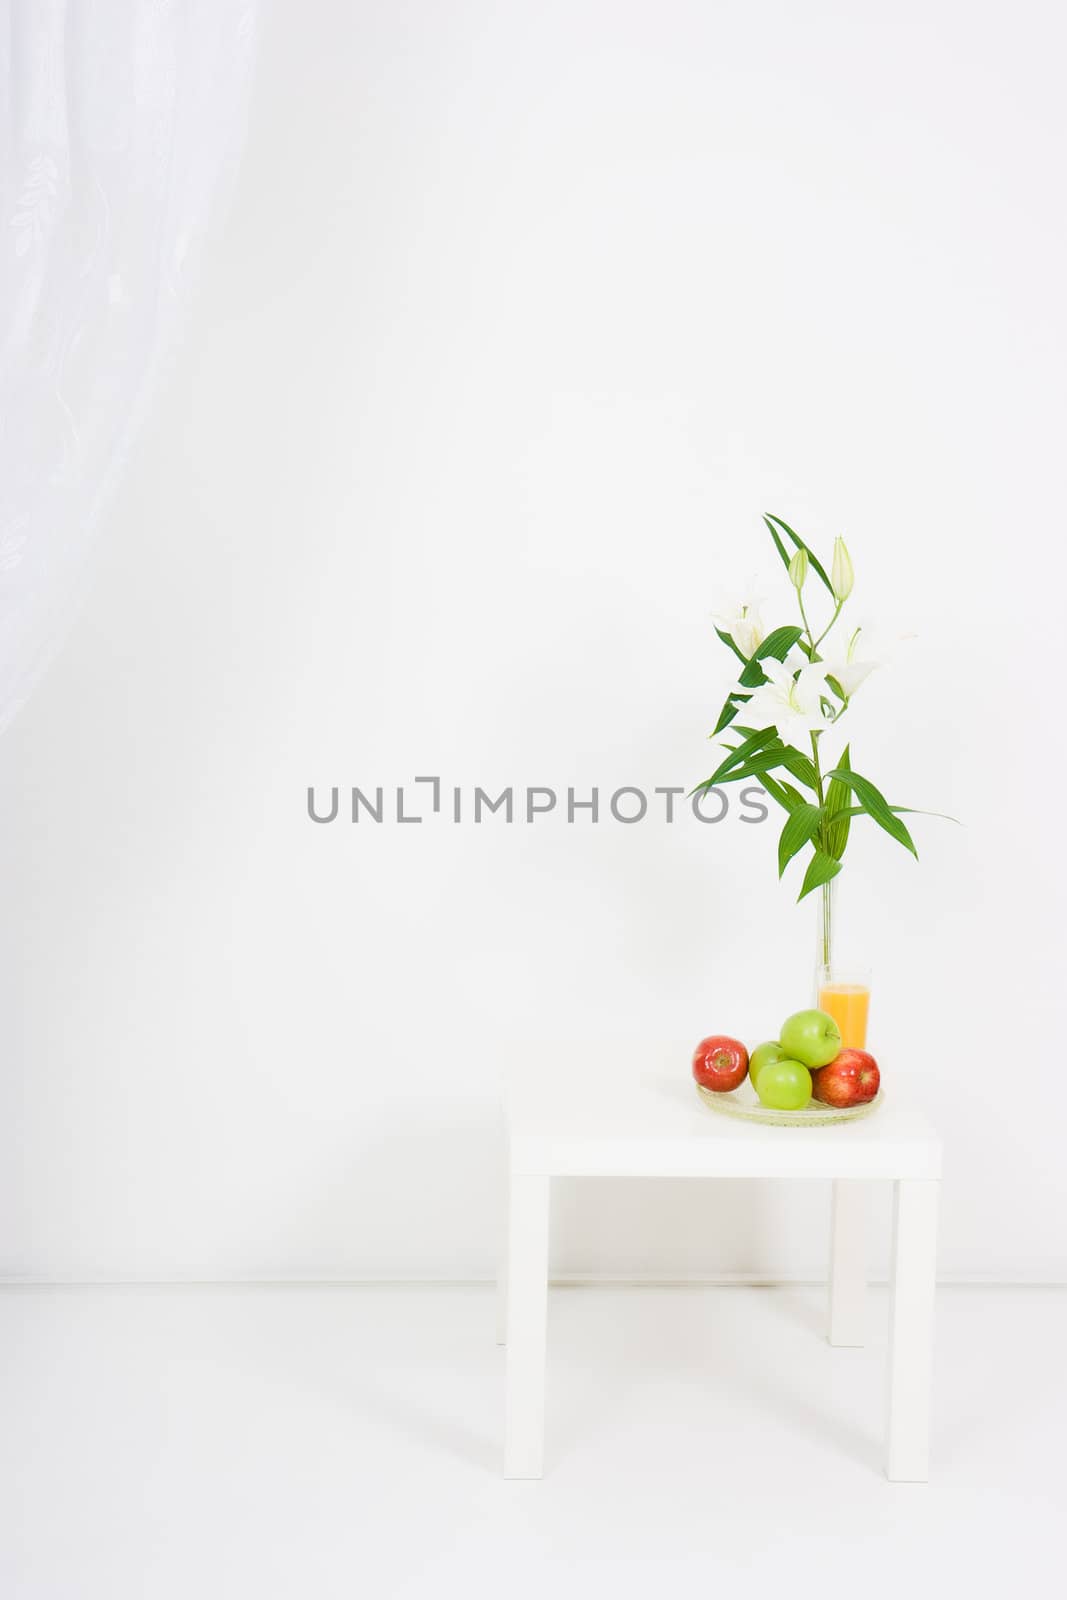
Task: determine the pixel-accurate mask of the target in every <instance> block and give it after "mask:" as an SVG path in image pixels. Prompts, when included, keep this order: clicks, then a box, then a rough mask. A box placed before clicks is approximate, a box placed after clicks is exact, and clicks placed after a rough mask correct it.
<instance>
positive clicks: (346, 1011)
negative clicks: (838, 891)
mask: <svg viewBox="0 0 1067 1600" xmlns="http://www.w3.org/2000/svg"><path fill="white" fill-rule="evenodd" d="M1065 43H1067V39H1065V37H1064V24H1063V22H1062V19H1061V17H1060V14H1059V8H1057V7H1054V6H1053V5H1052V4H1051V3H1035V0H1024V3H1022V4H1020V5H1017V6H1014V7H1012V8H1011V10H1010V12H1007V11H1005V10H1004V8H1003V7H1000V6H995V5H991V4H984V5H977V6H976V5H974V4H972V3H968V4H964V3H963V0H935V3H933V4H931V3H929V0H923V3H922V4H918V3H905V4H895V5H892V6H889V5H886V6H882V7H874V6H866V7H856V6H847V5H829V4H802V5H800V4H789V3H786V0H781V3H778V4H752V3H748V0H745V3H737V4H706V3H700V0H692V3H688V4H686V3H683V0H657V3H656V4H635V3H630V4H618V3H615V0H611V3H609V0H577V3H576V0H565V3H564V0H549V3H542V4H538V5H536V6H535V5H521V4H520V5H496V4H490V3H488V0H487V3H483V4H474V3H466V4H457V3H451V4H449V5H436V4H431V3H429V0H421V3H415V0H410V3H407V4H396V3H390V4H385V3H375V4H359V5H354V6H353V5H342V4H340V3H334V4H330V3H328V0H314V3H312V0H306V3H305V4H303V5H301V6H300V7H295V6H280V5H276V6H274V7H273V9H272V10H270V11H269V12H268V16H267V21H266V26H265V28H264V37H263V47H262V58H261V63H260V78H259V84H258V94H257V100H256V104H255V107H254V116H253V125H252V132H251V144H250V148H249V152H248V157H247V164H246V169H245V173H244V178H243V183H242V186H241V189H240V191H239V194H238V197H237V202H236V210H235V213H234V215H233V218H232V222H231V225H230V227H229V230H228V232H227V234H226V236H225V238H224V239H223V240H222V241H221V243H220V246H219V248H218V250H217V253H216V256H215V259H214V261H213V263H212V266H211V270H210V272H209V275H208V280H207V281H206V283H205V285H204V291H203V294H202V297H201V300H200V303H199V307H198V313H197V316H196V319H195V322H194V325H193V326H192V328H191V330H190V338H189V342H188V345H187V347H186V349H185V351H184V354H183V357H182V359H181V362H180V365H179V366H178V369H177V370H176V372H175V373H174V374H173V376H172V380H171V382H170V384H169V387H168V388H167V390H166V392H165V393H164V394H163V395H162V396H161V398H160V401H159V404H158V405H157V407H156V409H155V411H154V414H153V417H152V419H151V422H150V425H149V427H148V430H147V432H146V434H145V435H144V437H143V438H142V441H141V446H140V449H139V452H138V453H137V456H136V459H135V460H134V461H133V463H132V464H131V468H130V471H129V473H128V475H127V477H126V480H125V482H124V484H123V487H122V489H121V492H120V494H119V497H118V499H117V502H116V503H115V505H114V507H113V514H112V516H111V518H110V524H109V526H108V527H107V528H106V529H105V530H104V536H103V539H102V542H101V546H100V550H99V554H98V558H97V560H96V562H95V566H94V569H93V572H92V574H91V580H90V592H89V594H88V597H87V602H86V606H85V610H84V613H83V615H82V617H81V620H80V621H79V623H78V624H77V626H76V628H75V630H74V632H73V633H72V635H71V637H70V639H69V641H68V643H67V645H66V647H65V649H64V652H63V654H62V656H61V657H60V659H59V660H58V661H57V662H56V664H55V666H54V667H53V669H52V670H51V672H50V674H49V676H48V678H47V679H46V681H45V682H44V684H43V685H42V687H41V688H40V690H39V692H38V694H37V696H36V699H35V700H34V702H33V703H32V705H31V706H30V707H29V709H28V710H27V711H26V712H25V713H24V715H23V716H22V718H21V720H20V722H19V723H18V724H16V726H15V727H14V728H13V729H12V731H11V732H10V733H9V735H8V736H7V737H6V738H5V740H4V742H3V748H2V749H0V768H2V770H0V807H2V815H0V823H2V826H0V883H2V885H3V898H4V917H3V921H2V928H0V938H2V940H3V947H2V951H0V974H2V980H3V997H2V1009H0V1071H2V1104H0V1183H2V1185H3V1204H2V1209H0V1266H2V1270H3V1271H4V1272H5V1273H6V1274H8V1275H11V1276H20V1275H43V1276H56V1277H66V1276H81V1275H103V1276H108V1275H120V1276H122V1275H147V1276H153V1277H154V1276H170V1275H172V1274H178V1275H186V1274H191V1275H195V1276H214V1275H223V1276H225V1275H230V1274H234V1275H242V1276H244V1275H252V1276H257V1275H259V1276H274V1275H288V1274H294V1275H312V1276H315V1275H322V1276H327V1275H334V1274H338V1275H353V1276H363V1275H367V1276H410V1275H420V1276H421V1275H427V1276H455V1275H460V1276H465V1275H481V1274H487V1273H488V1272H489V1270H490V1267H491V1253H492V1247H493V1240H494V1233H495V1223H494V1216H493V1208H494V1205H495V1201H496V1185H497V1178H498V1170H499V1154H498V1149H497V1142H496V1136H497V1128H496V1113H495V1090H496V1082H497V1076H498V1069H499V1067H500V1064H501V1062H502V1061H504V1060H505V1059H506V1057H507V1051H508V1044H509V1040H511V1039H513V1038H514V1037H516V1036H522V1035H525V1034H528V1033H532V1034H535V1035H538V1036H542V1037H549V1036H551V1035H552V1034H553V1033H557V1034H563V1035H567V1036H577V1037H580V1038H583V1039H585V1040H587V1041H588V1043H589V1049H590V1052H595V1051H597V1050H598V1049H603V1048H604V1047H605V1042H606V1041H607V1040H609V1039H610V1037H611V1036H612V1035H613V1034H617V1033H620V1032H629V1033H634V1032H636V1033H640V1034H645V1035H650V1036H656V1035H661V1036H662V1035H668V1034H669V1035H676V1036H678V1037H680V1038H681V1039H683V1040H695V1039H696V1038H697V1037H699V1036H700V1034H701V1033H702V1032H705V1031H708V1030H711V1029H725V1030H728V1031H742V1032H751V1033H762V1032H764V1031H767V1030H769V1029H771V1028H772V1027H773V1026H774V1023H775V1020H776V1018H777V1017H778V1016H780V1015H781V1014H782V1013H783V1012H784V1011H786V1010H790V1009H792V1008H793V1007H794V1006H795V1005H796V1004H800V1003H803V1002H804V1001H805V1000H806V998H807V984H808V981H809V977H810V970H811V960H812V954H813V937H812V935H813V928H812V921H813V912H812V911H811V909H810V902H809V903H807V904H805V906H803V907H800V908H799V909H791V907H790V895H789V893H788V892H786V891H785V890H784V889H783V888H781V887H780V886H779V885H778V883H777V882H776V879H775V872H774V868H773V864H772V858H773V848H772V838H773V836H772V833H771V829H770V826H768V827H765V828H759V827H745V826H743V825H741V824H740V823H738V822H736V821H735V820H734V819H733V818H730V819H728V820H727V821H726V822H725V823H723V824H722V825H721V826H720V827H718V828H714V829H713V828H701V827H700V826H699V825H698V824H696V823H695V822H693V821H691V820H690V821H689V822H688V823H685V824H682V823H679V824H677V825H675V826H673V827H670V828H668V827H666V826H664V825H663V824H662V823H654V822H652V821H648V822H646V823H644V824H642V825H640V826H635V827H620V826H619V825H617V824H612V823H602V824H601V825H600V826H598V827H596V828H591V827H589V826H588V825H584V826H583V825H581V824H577V825H575V826H573V827H568V826H566V825H565V824H563V825H553V823H551V822H543V823H539V824H537V825H535V826H533V827H525V826H521V825H518V824H516V825H513V826H512V827H511V828H507V827H503V826H488V825H483V826H482V827H480V828H474V827H473V826H470V825H461V826H451V825H449V824H447V823H446V822H444V820H443V819H441V818H438V819H436V820H431V821H430V822H428V823H426V824H423V825H422V826H419V827H398V826H396V825H395V823H394V824H392V825H389V826H386V825H384V824H383V825H382V826H381V827H380V828H378V829H374V828H373V827H372V826H367V825H364V824H361V825H360V826H358V827H353V826H351V825H350V824H343V823H338V824H335V825H333V826H331V827H316V826H314V825H312V824H311V823H310V822H309V821H308V820H307V817H306V814H305V789H306V786H307V785H308V784H309V783H315V784H317V785H319V786H320V787H321V786H329V785H332V784H335V783H336V784H340V785H350V784H353V783H356V784H362V785H363V786H365V787H366V786H374V785H376V784H379V783H381V784H386V785H389V784H396V783H401V782H405V781H410V779H411V778H412V777H413V776H414V775H415V774H420V773H439V774H441V775H442V777H443V779H444V780H445V782H446V783H448V784H453V783H455V784H460V785H462V786H464V788H466V789H468V790H469V789H471V788H473V786H474V785H475V784H478V783H481V784H484V785H497V786H500V785H503V784H506V783H513V784H515V785H524V784H526V783H544V784H555V785H557V786H566V785H567V784H574V785H576V786H579V787H582V788H587V787H589V786H592V785H594V784H596V785H599V786H600V787H601V789H602V790H605V791H608V792H610V790H612V789H614V788H615V787H617V786H618V785H619V784H620V783H634V784H639V785H642V786H644V787H646V788H651V787H652V786H654V785H656V784H669V783H686V784H690V783H692V782H695V781H696V780H697V779H699V778H700V777H702V776H703V775H704V772H705V769H706V768H707V763H708V759H709V756H708V748H707V745H706V743H705V740H704V735H705V733H706V731H707V730H708V729H709V728H710V727H711V725H712V720H713V718H714V715H715V712H716V710H717V706H718V702H719V699H720V696H721V693H722V691H723V688H724V687H725V685H726V683H727V681H728V680H729V677H730V673H729V664H728V662H727V660H726V658H725V655H724V653H723V652H722V651H721V648H720V646H719V645H718V643H717V642H716V640H715V639H714V636H713V635H712V633H711V629H710V625H709V621H708V616H709V612H710V611H711V610H712V609H713V607H714V604H715V601H716V598H717V597H718V596H719V595H720V594H721V592H722V591H723V589H729V588H731V587H732V586H733V582H734V580H735V579H738V578H744V576H745V575H746V574H747V573H749V572H751V571H754V570H757V569H759V570H761V571H762V572H763V573H764V574H765V575H766V578H767V580H768V582H771V581H772V580H773V579H774V570H775V569H774V558H773V552H772V551H771V549H770V546H769V544H768V543H767V541H766V540H765V538H764V537H763V536H762V534H761V528H760V523H759V513H760V511H762V510H763V509H765V508H770V509H773V510H777V511H779V512H780V513H781V514H782V515H784V516H786V517H787V518H788V519H790V520H791V521H793V522H794V523H795V524H796V525H797V526H799V527H800V528H802V529H804V530H805V531H806V532H808V533H809V534H810V535H811V536H812V537H813V538H814V539H815V540H817V541H821V542H822V544H823V546H824V547H825V546H828V544H829V541H830V540H831V538H832V536H833V535H834V534H835V533H837V532H839V531H844V532H845V533H846V534H847V535H848V537H849V539H850V543H851V547H852V550H853V554H854V557H855V561H856V565H857V569H858V572H859V585H860V591H859V594H860V598H859V600H858V604H859V606H860V608H861V609H862V610H864V611H867V612H869V613H870V614H872V615H880V616H882V617H883V618H884V619H885V620H886V621H887V622H888V623H889V624H890V625H891V626H894V627H899V628H901V629H903V628H913V629H915V630H916V631H917V632H918V634H919V638H918V640H917V641H916V642H915V643H914V644H912V645H910V646H909V647H907V649H906V650H905V651H904V652H903V653H902V654H901V656H900V658H899V660H898V662H897V663H896V664H895V665H894V666H893V667H892V669H887V670H886V671H885V672H884V673H883V674H882V675H881V676H880V678H878V679H877V680H875V681H873V682H872V683H871V684H870V686H869V687H868V688H867V689H865V690H864V691H863V695H862V700H861V702H860V703H858V704H857V707H856V726H855V729H854V735H853V737H854V751H855V754H856V759H857V763H858V764H860V765H861V766H862V768H863V769H865V770H867V771H868V772H869V773H870V775H871V776H873V777H874V778H875V779H876V780H880V781H882V782H883V783H884V784H885V785H886V786H888V787H889V788H890V789H891V790H892V793H893V796H894V797H898V798H899V799H901V800H902V801H904V802H906V803H913V804H916V805H930V806H933V807H935V808H936V809H944V810H947V811H951V812H954V813H955V814H957V815H958V816H960V817H962V818H964V819H965V821H966V827H965V828H963V829H956V828H953V827H952V826H950V825H949V824H941V823H936V822H923V821H919V822H918V823H917V826H916V832H917V835H918V837H919V842H920V850H921V854H922V857H923V859H922V861H921V864H920V865H919V866H918V867H915V866H914V865H912V864H911V863H910V862H909V860H908V859H907V858H906V857H905V856H904V855H903V854H902V853H901V852H899V851H898V850H897V849H896V847H895V846H893V845H891V844H890V843H889V842H888V841H885V842H883V841H882V839H881V838H880V837H878V838H875V839H869V840H866V841H863V842H862V844H861V843H860V842H859V841H857V846H856V849H855V853H854V857H852V858H850V863H849V869H848V878H849V879H850V880H851V882H850V883H847V884H846V886H845V887H846V891H848V892H849V898H850V901H851V907H852V912H853V916H854V920H855V921H856V922H858V923H859V925H860V926H861V927H862V929H863V930H864V935H865V942H866V945H867V950H868V953H869V955H870V958H871V960H872V962H873V963H874V965H875V968H876V971H877V980H876V981H877V1002H876V1003H877V1028H876V1035H875V1042H876V1044H877V1045H878V1048H879V1049H880V1050H881V1051H882V1053H883V1054H884V1056H885V1057H886V1058H887V1059H888V1060H889V1061H890V1062H893V1063H895V1064H896V1065H897V1069H898V1070H900V1069H902V1068H903V1067H904V1066H905V1065H907V1066H908V1067H913V1068H915V1069H917V1070H918V1071H920V1072H921V1073H922V1074H923V1075H924V1076H925V1078H926V1080H927V1083H928V1092H929V1101H930V1105H931V1107H932V1109H933V1110H934V1111H935V1112H936V1114H937V1115H938V1116H939V1118H940V1120H941V1122H942V1124H943V1126H944V1128H945V1131H946V1133H947V1135H948V1138H949V1157H948V1180H949V1181H948V1183H947V1185H946V1196H945V1213H944V1252H943V1266H944V1269H945V1271H946V1273H949V1274H956V1275H975V1276H990V1275H992V1276H998V1275H1002V1276H1008V1277H1038V1278H1040V1277H1048V1278H1062V1277H1063V1276H1065V1275H1067V1241H1065V1238H1064V1229H1063V1219H1064V1215H1065V1207H1067V1178H1065V1176H1064V1163H1063V1161H1062V1156H1061V1151H1062V1143H1063V1124H1062V1117H1061V1115H1060V1111H1061V1108H1062V1097H1061V1096H1059V1091H1058V1085H1057V1077H1058V1075H1059V1074H1060V1071H1061V1065H1060V1062H1059V1053H1060V1046H1059V1043H1058V1037H1059V1033H1060V1026H1059V1024H1060V1001H1061V989H1062V973H1063V970H1064V962H1063V957H1064V937H1063V912H1062V888H1063V873H1062V868H1061V867H1060V864H1059V861H1060V855H1059V851H1060V837H1061V822H1060V800H1059V776H1060V774H1061V773H1062V771H1063V757H1062V750H1061V739H1062V725H1061V721H1060V720H1059V719H1057V718H1054V717H1053V706H1054V704H1056V705H1058V700H1059V696H1058V694H1057V692H1056V691H1057V686H1058V674H1059V673H1060V672H1061V671H1062V667H1061V657H1062V645H1061V634H1062V626H1061V623H1060V619H1059V608H1060V596H1061V595H1062V590H1063V582H1064V577H1065V570H1064V568H1065V561H1064V553H1063V552H1064V541H1063V533H1064V529H1063V509H1062V508H1063V503H1064V494H1063V489H1062V482H1061V477H1062V460H1063V438H1064V422H1065V417H1064V401H1063V384H1062V375H1063V364H1064V337H1063V336H1064V321H1065V313H1064V301H1063V294H1062V285H1063V281H1064V268H1065V261H1064V254H1065V252H1064V244H1065V232H1064V222H1063V207H1062V204H1061V195H1062V174H1063V170H1064V158H1065V149H1064V143H1065V141H1064V112H1063V101H1062V93H1061V84H1060V76H1061V62H1062V59H1063V47H1064V45H1065ZM783 603H784V601H783ZM678 1071H679V1073H681V1074H684V1073H685V1072H686V1071H687V1062H686V1060H685V1059H684V1057H683V1056H682V1055H680V1056H679V1059H678ZM562 1201H563V1203H562V1204H561V1206H560V1208H559V1218H558V1220H559V1227H560V1230H561V1237H560V1239H559V1241H558V1256H557V1259H558V1262H559V1265H560V1268H561V1269H562V1270H568V1271H575V1272H582V1271H600V1272H606V1273H611V1272H645V1271H653V1270H658V1269H660V1268H662V1269H663V1270H665V1271H667V1272H668V1273H685V1272H694V1273H699V1272H724V1271H766V1272H775V1271H783V1272H799V1273H805V1272H812V1271H818V1270H819V1269H820V1267H821V1264H822V1260H823V1250H824V1244H825V1238H824V1224H825V1213H826V1206H825V1197H824V1196H822V1195H821V1194H820V1195H811V1194H808V1193H807V1192H805V1191H803V1190H800V1191H796V1192H792V1191H786V1190H782V1191H779V1192H776V1193H775V1194H773V1195H772V1194H768V1193H762V1192H761V1193H758V1194H757V1193H755V1192H754V1191H750V1190H748V1189H745V1188H736V1189H730V1188H727V1187H724V1188H722V1189H721V1190H719V1191H717V1192H714V1193H713V1192H712V1191H710V1190H704V1189H699V1188H698V1189H696V1190H693V1189H691V1188H687V1187H686V1186H680V1187H677V1188H674V1187H671V1186H667V1185H663V1186H653V1187H651V1188H646V1187H637V1188H633V1187H630V1186H625V1185H619V1186H616V1187H614V1188H613V1189H612V1191H611V1192H607V1191H605V1192H602V1193H599V1194H597V1195H588V1194H582V1193H580V1192H579V1191H578V1190H577V1189H574V1190H568V1191H567V1192H566V1193H565V1194H564V1195H563V1197H562ZM564 1234H565V1235H566V1237H565V1238H564V1237H563V1235H564Z"/></svg>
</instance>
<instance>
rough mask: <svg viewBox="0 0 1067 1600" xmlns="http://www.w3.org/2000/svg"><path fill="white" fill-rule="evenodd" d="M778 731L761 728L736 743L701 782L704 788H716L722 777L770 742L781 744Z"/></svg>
mask: <svg viewBox="0 0 1067 1600" xmlns="http://www.w3.org/2000/svg"><path fill="white" fill-rule="evenodd" d="M780 743H781V741H780V740H779V738H778V734H777V731H776V730H775V729H774V728H760V729H759V730H758V732H756V733H753V734H750V735H749V737H748V738H747V739H745V740H744V741H743V742H742V743H741V744H735V745H734V747H733V749H732V750H730V751H729V752H728V754H727V755H725V756H724V757H723V759H722V760H721V761H720V762H719V765H718V766H717V767H716V768H715V771H714V772H713V773H712V775H711V777H710V778H708V779H706V780H705V782H704V783H703V784H701V786H700V787H701V788H702V789H711V788H714V786H715V784H717V783H718V782H719V780H720V778H724V777H726V776H727V774H728V773H729V772H730V771H731V769H732V768H734V767H740V766H743V765H744V763H745V762H746V761H747V760H749V758H750V757H751V756H754V755H755V754H756V752H757V751H759V750H762V749H763V748H764V747H765V746H766V745H769V744H780Z"/></svg>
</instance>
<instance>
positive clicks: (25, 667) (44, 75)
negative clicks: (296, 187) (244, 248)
mask: <svg viewBox="0 0 1067 1600" xmlns="http://www.w3.org/2000/svg"><path fill="white" fill-rule="evenodd" d="M255 11H256V3H255V0H0V86H2V98H0V330H2V331H0V341H2V342H0V730H2V729H3V728H4V727H5V726H6V725H7V724H8V722H10V720H11V718H12V716H13V715H14V714H15V712H16V711H17V709H18V708H19V706H20V705H21V704H22V703H23V702H24V701H25V699H26V697H27V695H28V693H29V692H30V689H31V688H32V686H33V683H34V681H35V679H36V677H37V676H38V674H39V673H40V671H41V669H42V667H43V666H44V664H45V663H46V661H47V659H48V657H49V654H50V653H51V652H52V650H54V648H55V647H56V645H57V644H58V643H59V641H60V639H61V638H62V634H63V630H64V626H65V623H66V621H67V618H68V617H69V614H70V610H71V605H72V602H73V599H74V597H75V594H76V592H77V587H78V578H79V575H80V573H81V571H82V569H83V566H84V560H85V556H86V554H87V551H88V549H89V546H90V542H91V536H92V531H93V527H94V524H95V523H96V521H97V519H98V517H99V513H100V509H101V506H102V505H103V503H104V501H105V499H106V496H107V492H108V488H109V486H110V485H111V484H112V483H113V482H114V479H115V476H116V473H117V472H118V471H119V469H120V468H121V465H122V461H123V457H124V455H125V453H126V451H127V449H128V448H129V444H130V440H131V438H132V436H133V434H134V431H135V429H136V425H137V421H138V418H139V417H140V416H141V415H142V413H143V410H144V407H145V404H146V400H147V397H148V395H149V392H150V388H151V384H152V380H153V377H154V376H155V375H156V374H158V371H159V368H160V363H161V361H162V360H163V359H164V357H165V356H166V353H167V350H168V348H169V347H171V346H172V344H173V342H174V340H175V337H176V334H177V333H178V331H179V327H180V323H181V318H182V313H183V310H184V309H185V307H186V305H187V304H188V300H189V294H190V288H191V285H192V283H193V281H194V280H195V275H196V268H197V265H198V262H199V260H200V257H201V254H202V250H203V246H204V243H205V241H206V240H207V238H208V237H209V236H210V233H211V231H212V229H213V228H214V227H216V226H217V224H218V221H219V219H220V216H221V214H222V211H223V209H224V206H225V202H226V199H227V197H228V192H229V189H230V186H231V183H232V180H233V178H234V175H235V172H236V168H237V163H238V159H239V155H240V150H241V146H242V143H243V135H244V128H245V122H246V111H247V99H248V88H249V82H250V77H251V69H252V60H253V46H254V32H255V28H254V24H255Z"/></svg>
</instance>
